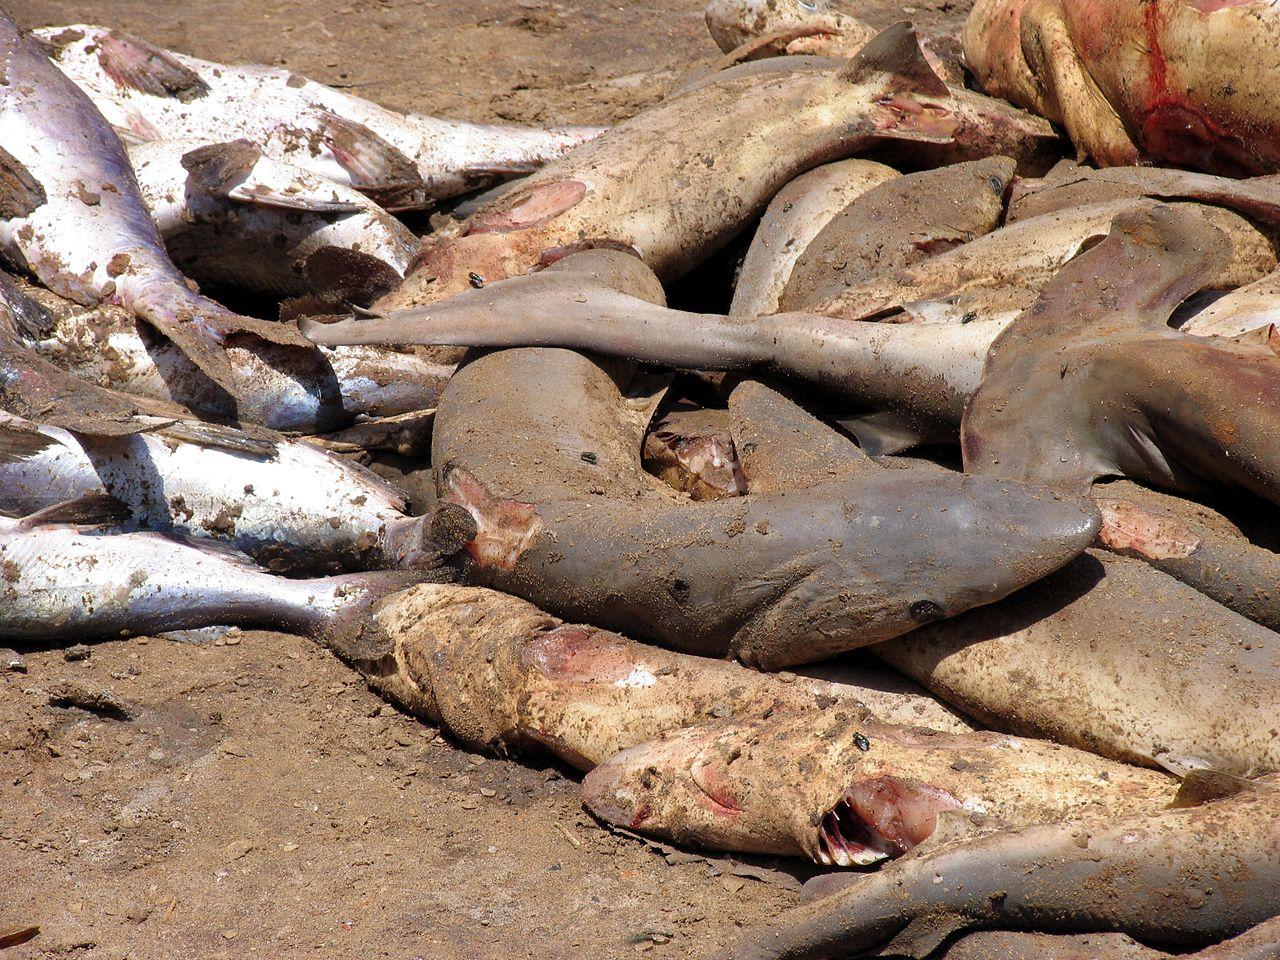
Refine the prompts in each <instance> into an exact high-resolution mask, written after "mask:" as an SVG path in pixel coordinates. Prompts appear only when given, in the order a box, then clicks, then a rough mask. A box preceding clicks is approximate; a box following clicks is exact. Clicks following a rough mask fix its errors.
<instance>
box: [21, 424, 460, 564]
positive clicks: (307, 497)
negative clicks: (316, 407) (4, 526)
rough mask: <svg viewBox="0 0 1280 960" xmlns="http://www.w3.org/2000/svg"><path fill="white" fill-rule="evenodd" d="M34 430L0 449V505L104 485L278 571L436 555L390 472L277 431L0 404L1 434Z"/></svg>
mask: <svg viewBox="0 0 1280 960" xmlns="http://www.w3.org/2000/svg"><path fill="white" fill-rule="evenodd" d="M32 430H35V431H36V432H37V433H38V434H40V435H41V436H43V437H45V438H47V439H48V441H49V445H48V446H47V447H46V448H44V449H42V450H40V451H39V452H38V453H35V454H32V455H29V456H26V457H24V458H22V459H18V460H8V461H6V460H4V458H2V457H0V506H3V507H4V508H5V509H6V510H7V511H8V512H10V513H16V514H28V513H35V512H37V511H39V510H42V509H45V508H48V507H52V506H54V505H55V504H57V503H62V502H66V501H69V500H76V499H79V498H81V497H84V496H88V495H90V494H103V495H110V496H112V497H114V498H115V499H116V500H118V501H120V502H121V503H123V504H124V505H125V506H126V507H127V508H128V510H129V514H130V519H131V521H132V522H133V523H134V524H136V525H138V526H140V527H142V528H143V529H147V530H159V531H162V532H165V533H180V534H184V535H187V536H190V537H197V538H204V537H207V538H213V539H217V540H222V541H226V542H229V543H231V544H233V545H234V546H235V547H236V548H237V549H239V550H240V551H242V552H243V553H246V554H248V555H250V556H252V557H254V558H255V559H256V560H258V561H259V562H260V563H262V564H264V565H266V566H268V567H270V568H271V569H272V570H274V571H276V572H280V571H283V570H290V571H296V570H307V569H316V568H320V569H325V568H327V567H331V566H334V565H340V566H345V567H346V568H347V569H352V570H366V569H375V568H379V567H414V566H431V565H435V564H436V563H438V561H439V559H440V557H439V554H438V553H437V552H436V551H435V550H434V548H433V538H432V528H431V524H432V520H431V518H430V517H410V516H406V514H405V500H404V497H403V496H402V495H401V494H400V493H399V492H398V491H397V490H396V489H395V488H394V487H392V486H391V485H390V484H389V483H387V482H386V481H384V480H382V479H381V478H379V477H377V476H375V475H374V474H372V473H370V472H369V471H367V470H365V469H363V468H362V467H358V466H356V465H355V464H353V463H350V462H348V461H346V460H341V459H339V458H338V457H336V456H333V455H331V454H328V453H325V452H323V451H321V450H317V449H316V448H314V447H312V446H310V445H308V444H305V443H301V442H297V441H289V440H284V439H283V438H281V439H280V440H278V442H276V443H275V444H274V446H273V447H272V449H271V450H270V452H269V453H267V454H264V455H259V456H251V455H248V454H247V453H246V452H245V451H244V450H243V449H228V448H227V447H226V446H223V447H215V446H207V445H203V444H200V443H197V442H192V441H187V440H183V439H181V438H179V437H175V436H173V435H171V434H169V433H167V432H166V431H164V430H163V429H159V430H156V431H152V432H143V431H139V432H136V433H133V434H130V435H128V436H124V437H102V436H94V435H92V434H74V433H71V432H70V431H67V430H63V429H60V428H57V427H50V426H41V425H38V424H34V423H31V422H30V421H27V420H21V419H19V418H15V417H12V416H11V415H9V414H4V413H0V435H6V436H11V435H13V434H14V433H15V432H16V433H18V434H20V435H23V436H26V435H29V434H30V432H31V431H32Z"/></svg>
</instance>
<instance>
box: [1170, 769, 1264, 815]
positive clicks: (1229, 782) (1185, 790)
mask: <svg viewBox="0 0 1280 960" xmlns="http://www.w3.org/2000/svg"><path fill="white" fill-rule="evenodd" d="M1277 789H1280V785H1278V784H1276V783H1270V782H1264V781H1258V780H1249V779H1247V778H1245V777H1236V776H1233V775H1231V774H1229V773H1222V772H1221V771H1219V770H1208V769H1204V770H1190V771H1188V772H1187V775H1186V776H1185V777H1183V778H1182V783H1181V785H1179V787H1178V792H1177V794H1176V795H1175V796H1174V798H1173V800H1172V802H1170V804H1169V809H1170V810H1181V809H1184V808H1186V807H1198V806H1200V804H1202V803H1211V802H1213V801H1214V800H1225V799H1226V798H1227V797H1234V796H1235V795H1236V794H1238V793H1247V792H1252V791H1256V790H1277Z"/></svg>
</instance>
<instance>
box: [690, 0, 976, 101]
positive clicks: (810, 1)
mask: <svg viewBox="0 0 1280 960" xmlns="http://www.w3.org/2000/svg"><path fill="white" fill-rule="evenodd" d="M704 18H705V20H706V23H707V30H708V31H710V33H711V37H712V39H713V40H715V42H716V46H718V47H719V48H720V49H721V50H723V51H724V52H725V53H726V54H727V55H729V56H731V57H734V58H736V59H743V60H754V59H756V58H757V57H769V56H777V55H779V54H791V55H795V54H811V55H818V56H827V57H849V56H852V55H853V54H855V53H857V52H858V51H859V50H860V49H862V47H863V46H865V45H866V44H867V43H868V42H869V41H870V40H872V39H873V38H874V37H875V34H876V31H875V28H873V27H871V26H870V25H869V24H866V23H864V22H863V21H861V20H859V19H858V18H857V17H852V16H850V15H849V14H847V13H842V12H840V11H838V10H833V9H831V5H830V3H828V2H827V0H710V2H709V3H708V4H707V8H706V12H705V14H704ZM953 45H955V46H958V44H956V42H955V41H954V40H951V41H950V42H949V43H948V42H947V41H946V40H943V41H941V42H938V41H932V40H924V41H923V42H922V43H921V44H920V47H921V49H922V50H923V51H924V55H925V57H926V58H927V59H928V61H929V66H930V67H932V68H933V70H934V72H935V73H937V74H938V76H940V77H942V78H943V79H944V80H946V82H947V83H950V84H957V85H963V84H964V69H963V68H962V67H961V65H960V62H959V57H958V56H957V54H958V53H959V50H958V49H957V50H954V51H953V50H952V49H950V48H951V47H952V46H953Z"/></svg>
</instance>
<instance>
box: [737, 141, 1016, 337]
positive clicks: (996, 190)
mask: <svg viewBox="0 0 1280 960" xmlns="http://www.w3.org/2000/svg"><path fill="white" fill-rule="evenodd" d="M1013 172H1014V162H1013V161H1012V160H1011V159H1009V158H1007V157H991V158H988V159H985V160H975V161H971V162H969V163H961V164H953V165H950V166H947V167H941V168H938V169H935V170H927V171H924V172H921V173H913V174H908V175H907V176H904V177H900V178H898V179H896V180H888V181H887V182H884V183H881V184H877V185H876V186H875V187H874V188H872V189H869V190H867V191H865V192H864V193H863V194H862V195H861V196H859V197H857V198H854V199H852V200H851V201H850V202H849V203H848V204H846V205H845V207H844V208H843V209H842V210H840V211H838V212H837V213H836V214H835V216H833V217H831V218H830V219H829V220H828V222H827V223H826V224H824V225H823V226H822V227H821V229H820V230H819V231H815V233H814V235H812V237H811V238H808V239H809V242H808V243H806V244H803V245H802V246H801V248H800V249H799V250H798V251H797V252H796V256H795V260H794V263H795V268H794V269H793V270H792V271H791V273H790V276H789V277H788V278H787V280H786V283H785V285H784V289H783V292H782V294H781V296H780V297H779V299H778V304H777V308H778V309H779V310H808V309H817V310H819V312H821V306H822V305H823V304H825V303H827V302H828V301H830V300H832V299H833V298H835V297H836V296H838V295H839V294H840V293H842V292H843V291H844V290H845V289H847V288H849V287H852V286H855V285H857V284H859V283H865V282H866V281H868V280H871V279H873V278H874V277H876V276H879V275H881V274H891V273H893V272H894V271H896V270H899V269H902V268H904V267H908V266H911V265H914V264H917V263H921V262H923V261H926V260H928V259H929V258H931V257H933V256H936V255H938V254H942V253H946V252H947V251H948V250H951V249H953V248H955V247H958V246H961V245H962V244H967V243H970V242H971V241H973V240H975V239H976V238H978V237H980V236H983V235H984V234H988V233H990V232H991V231H992V230H994V229H995V228H996V227H997V226H998V225H999V224H1000V221H1001V218H1002V216H1003V215H1004V196H1005V191H1006V190H1007V189H1008V186H1009V182H1010V181H1011V180H1012V178H1013ZM755 312H756V313H772V312H774V311H770V310H757V311H755Z"/></svg>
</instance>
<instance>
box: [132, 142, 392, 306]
mask: <svg viewBox="0 0 1280 960" xmlns="http://www.w3.org/2000/svg"><path fill="white" fill-rule="evenodd" d="M128 151H129V160H130V162H131V163H132V164H133V169H134V172H135V173H136V174H137V177H138V186H139V188H140V189H141V191H142V199H143V200H144V201H145V202H146V204H147V209H148V210H149V211H150V213H151V217H152V219H153V220H155V222H156V225H157V226H158V227H159V229H160V235H161V236H162V237H163V238H164V242H165V246H166V248H167V249H168V251H169V255H170V256H171V257H172V258H173V261H174V262H175V263H176V264H178V266H180V267H181V268H182V270H183V272H185V273H186V274H187V275H188V276H190V277H191V278H192V279H194V280H196V281H197V282H198V283H200V284H208V285H211V286H217V287H222V288H230V289H238V290H248V291H251V292H255V293H262V294H266V295H269V296H276V297H296V296H301V295H303V294H306V293H311V292H312V287H311V285H310V284H309V283H308V282H307V279H306V276H305V274H304V272H303V266H304V264H305V263H306V261H307V258H308V257H310V256H311V255H312V254H313V253H316V252H317V251H319V250H322V249H325V248H328V247H332V248H337V249H340V250H349V251H353V252H356V253H359V254H364V255H367V256H369V257H372V258H374V259H376V260H377V261H379V262H381V263H383V264H386V266H388V267H390V268H391V270H393V271H395V274H396V275H397V276H403V275H404V273H405V271H406V270H407V269H408V267H409V263H410V261H411V260H412V259H413V255H414V254H415V253H416V252H417V249H418V240H417V238H416V237H415V236H414V235H413V234H412V233H411V232H410V231H409V229H408V228H407V227H405V226H404V224H402V223H401V222H400V221H399V220H397V219H396V218H395V217H393V216H392V215H391V214H389V213H387V212H386V211H385V210H383V209H382V208H381V207H379V206H378V205H377V204H375V203H374V202H373V201H372V200H370V199H368V198H367V197H365V196H364V195H363V194H361V193H359V192H357V191H355V190H352V189H351V188H349V187H344V186H341V185H339V184H337V183H334V182H333V181H331V180H324V179H322V178H320V177H318V176H317V175H315V174H313V173H311V172H309V171H306V170H303V169H301V168H299V167H294V166H291V165H289V164H286V163H283V162H281V161H278V160H273V159H271V158H269V157H267V156H265V155H263V154H262V153H261V152H259V151H258V149H257V148H256V147H254V146H252V145H251V144H249V143H248V142H247V141H238V142H232V143H223V144H205V143H202V142H201V141H196V140H176V141H175V140H150V141H144V142H142V143H135V144H130V145H129V147H128Z"/></svg>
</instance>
